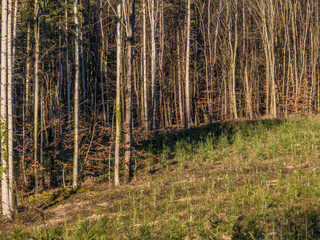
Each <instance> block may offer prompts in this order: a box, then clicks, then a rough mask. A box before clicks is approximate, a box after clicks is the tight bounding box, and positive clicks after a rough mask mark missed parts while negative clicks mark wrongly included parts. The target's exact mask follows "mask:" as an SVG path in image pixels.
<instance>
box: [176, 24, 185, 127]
mask: <svg viewBox="0 0 320 240" xmlns="http://www.w3.org/2000/svg"><path fill="white" fill-rule="evenodd" d="M177 55H178V56H177V58H178V61H177V62H178V73H177V74H178V89H179V114H180V124H181V126H184V125H185V122H184V121H185V118H184V107H183V94H182V81H181V52H180V34H179V30H178V31H177Z"/></svg>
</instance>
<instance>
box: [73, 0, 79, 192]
mask: <svg viewBox="0 0 320 240" xmlns="http://www.w3.org/2000/svg"><path fill="white" fill-rule="evenodd" d="M74 23H75V27H76V31H75V79H74V149H73V184H72V185H73V188H74V189H77V188H78V185H79V183H78V162H79V77H80V64H79V20H78V0H74Z"/></svg>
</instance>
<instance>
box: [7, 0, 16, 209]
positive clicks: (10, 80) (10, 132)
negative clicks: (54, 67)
mask: <svg viewBox="0 0 320 240" xmlns="http://www.w3.org/2000/svg"><path fill="white" fill-rule="evenodd" d="M12 10H13V9H12V0H8V49H7V54H8V55H7V59H8V62H7V64H8V83H7V84H8V90H7V91H8V92H7V96H8V110H7V111H8V165H9V203H10V211H11V212H12V213H13V207H14V206H13V115H12V111H13V101H12V94H13V89H12V83H13V72H12V71H13V66H12V59H13V57H12V47H13V45H12V17H13V15H12Z"/></svg>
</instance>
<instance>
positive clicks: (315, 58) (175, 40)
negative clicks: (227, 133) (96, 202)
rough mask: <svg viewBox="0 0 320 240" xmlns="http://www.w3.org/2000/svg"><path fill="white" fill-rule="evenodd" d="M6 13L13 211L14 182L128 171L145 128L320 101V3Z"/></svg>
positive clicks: (14, 3) (228, 1)
mask: <svg viewBox="0 0 320 240" xmlns="http://www.w3.org/2000/svg"><path fill="white" fill-rule="evenodd" d="M1 13H2V15H1V18H2V22H1V99H0V101H1V106H0V111H1V116H0V119H1V173H2V179H1V189H2V194H1V196H2V197H1V203H2V214H3V216H5V217H7V218H11V217H12V216H13V213H14V205H15V202H16V201H17V199H16V198H15V194H14V193H15V192H16V191H20V192H22V193H23V192H28V191H29V192H30V191H31V190H33V191H34V192H35V193H36V194H37V193H40V192H41V191H43V190H46V189H48V188H54V187H58V186H63V187H65V186H72V187H73V188H78V187H79V185H80V183H81V182H82V181H84V179H85V178H86V177H88V178H89V177H91V176H101V175H104V174H107V175H108V179H109V181H112V180H111V179H112V178H114V184H115V185H116V186H118V185H120V182H126V181H130V179H132V177H133V170H134V168H133V166H132V159H131V158H132V155H133V153H134V146H135V142H136V141H139V139H137V136H139V133H150V134H153V133H156V132H157V131H159V130H161V129H165V128H191V127H193V126H197V125H200V124H207V123H210V122H214V121H219V120H226V119H239V118H247V119H253V118H260V117H261V116H267V117H270V118H276V117H287V116H289V115H294V114H317V113H319V112H320V64H319V53H320V51H319V49H320V25H319V24H320V5H319V2H318V1H317V0H205V1H203V0H157V1H155V0H141V1H135V0H128V1H124V0H106V1H104V0H73V1H70V0H2V5H1ZM122 134H123V136H122ZM140 135H141V134H140ZM13 170H15V171H13ZM120 170H123V171H120ZM122 173H124V174H123V175H122ZM22 195H23V194H22Z"/></svg>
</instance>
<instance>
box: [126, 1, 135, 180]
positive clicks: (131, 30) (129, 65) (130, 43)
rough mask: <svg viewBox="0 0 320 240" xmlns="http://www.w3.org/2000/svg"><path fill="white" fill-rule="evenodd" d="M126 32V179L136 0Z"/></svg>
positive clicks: (129, 172)
mask: <svg viewBox="0 0 320 240" xmlns="http://www.w3.org/2000/svg"><path fill="white" fill-rule="evenodd" d="M125 11H126V33H127V96H126V122H125V133H126V135H125V158H124V163H125V172H126V181H130V179H131V178H132V166H131V152H132V65H133V52H132V51H133V46H134V27H135V0H131V1H129V5H127V7H126V10H125Z"/></svg>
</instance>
